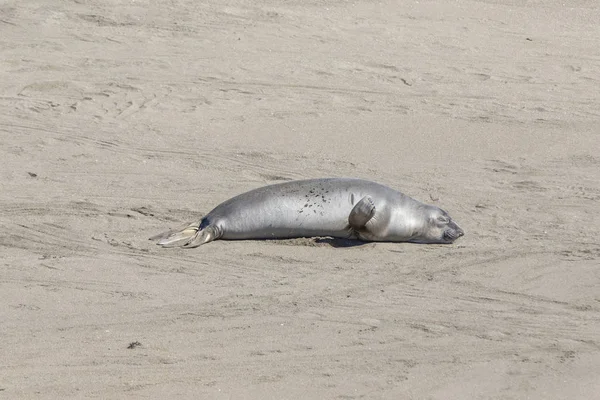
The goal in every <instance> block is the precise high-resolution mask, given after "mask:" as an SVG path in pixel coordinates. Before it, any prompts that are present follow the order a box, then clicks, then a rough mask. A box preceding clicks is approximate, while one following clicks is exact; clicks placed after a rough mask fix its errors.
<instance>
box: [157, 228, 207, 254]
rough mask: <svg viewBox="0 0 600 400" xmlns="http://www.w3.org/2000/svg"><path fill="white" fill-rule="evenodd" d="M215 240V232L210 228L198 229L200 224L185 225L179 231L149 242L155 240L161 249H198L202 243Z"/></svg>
mask: <svg viewBox="0 0 600 400" xmlns="http://www.w3.org/2000/svg"><path fill="white" fill-rule="evenodd" d="M214 239H215V232H214V229H213V228H212V227H211V226H207V227H206V228H204V229H200V222H194V223H192V224H185V225H183V226H182V227H180V228H179V229H174V230H172V231H167V232H164V233H161V234H159V235H156V236H152V237H151V238H150V240H157V241H158V242H157V243H156V244H158V245H160V246H162V247H186V248H192V247H198V246H200V245H202V244H204V243H208V242H212V241H213V240H214Z"/></svg>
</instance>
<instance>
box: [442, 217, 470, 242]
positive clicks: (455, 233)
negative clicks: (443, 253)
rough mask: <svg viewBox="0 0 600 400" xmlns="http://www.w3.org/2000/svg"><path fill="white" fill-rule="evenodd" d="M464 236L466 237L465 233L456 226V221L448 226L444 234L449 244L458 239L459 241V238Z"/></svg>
mask: <svg viewBox="0 0 600 400" xmlns="http://www.w3.org/2000/svg"><path fill="white" fill-rule="evenodd" d="M464 235H465V231H463V230H462V228H461V227H460V226H458V225H456V223H455V222H454V221H451V222H450V223H449V224H448V228H447V229H446V231H445V232H444V239H446V240H447V241H448V242H450V243H452V242H454V241H455V240H456V239H458V238H459V237H461V236H464Z"/></svg>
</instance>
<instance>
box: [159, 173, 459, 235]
mask: <svg viewBox="0 0 600 400" xmlns="http://www.w3.org/2000/svg"><path fill="white" fill-rule="evenodd" d="M373 207H374V208H373ZM353 210H354V211H353ZM463 234H464V232H463V231H462V229H461V228H460V227H458V225H457V224H456V223H455V222H453V221H452V220H451V218H450V217H449V216H448V214H447V213H446V212H445V211H443V210H441V209H440V208H438V207H435V206H431V205H427V204H424V203H421V202H419V201H417V200H414V199H412V198H410V197H408V196H406V195H404V194H402V193H400V192H398V191H396V190H394V189H391V188H389V187H387V186H384V185H381V184H378V183H375V182H371V181H367V180H362V179H350V178H325V179H309V180H301V181H291V182H285V183H280V184H276V185H270V186H265V187H261V188H258V189H254V190H251V191H249V192H246V193H243V194H240V195H239V196H236V197H233V198H231V199H229V200H227V201H225V202H223V203H221V204H220V205H218V206H217V207H216V208H215V209H213V210H212V211H211V212H210V213H208V214H207V215H206V216H205V217H204V218H203V219H202V220H201V221H200V222H199V223H195V224H191V225H189V226H188V227H187V228H185V229H183V230H181V231H177V232H167V233H165V234H162V235H158V236H157V237H155V238H153V239H159V242H158V244H160V245H163V246H165V247H175V246H183V247H196V246H199V245H201V244H203V243H207V242H210V241H212V240H216V239H283V238H295V237H315V236H332V237H337V238H352V239H360V240H364V241H386V242H417V243H452V242H453V241H454V240H456V239H457V238H459V237H460V236H462V235H463Z"/></svg>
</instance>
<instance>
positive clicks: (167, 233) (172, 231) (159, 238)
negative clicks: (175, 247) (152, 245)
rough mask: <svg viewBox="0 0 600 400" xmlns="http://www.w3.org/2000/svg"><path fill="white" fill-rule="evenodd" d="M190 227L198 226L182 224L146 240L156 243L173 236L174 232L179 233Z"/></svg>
mask: <svg viewBox="0 0 600 400" xmlns="http://www.w3.org/2000/svg"><path fill="white" fill-rule="evenodd" d="M192 225H196V226H197V225H198V224H190V223H185V224H183V225H181V226H179V227H177V228H175V229H171V230H169V231H166V232H162V233H159V234H158V235H154V236H152V237H151V238H148V240H152V241H154V242H156V241H158V240H161V239H165V238H167V237H169V236H171V235H172V234H174V233H176V232H179V231H183V230H184V229H185V228H187V227H190V226H192Z"/></svg>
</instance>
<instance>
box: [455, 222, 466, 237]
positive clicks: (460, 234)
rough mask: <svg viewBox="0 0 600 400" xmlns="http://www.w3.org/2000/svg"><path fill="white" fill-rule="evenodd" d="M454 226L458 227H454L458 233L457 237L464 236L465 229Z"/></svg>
mask: <svg viewBox="0 0 600 400" xmlns="http://www.w3.org/2000/svg"><path fill="white" fill-rule="evenodd" d="M456 227H457V228H458V229H456V234H457V235H458V237H461V236H465V231H463V230H462V228H461V227H459V226H458V225H457V226H456Z"/></svg>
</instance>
